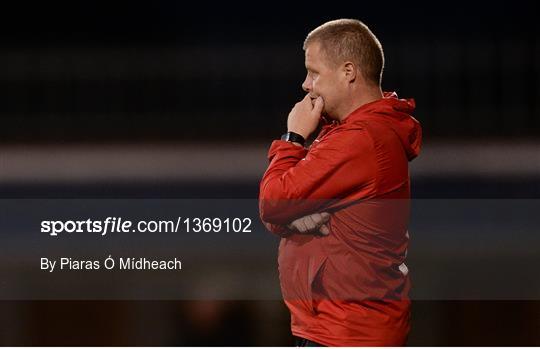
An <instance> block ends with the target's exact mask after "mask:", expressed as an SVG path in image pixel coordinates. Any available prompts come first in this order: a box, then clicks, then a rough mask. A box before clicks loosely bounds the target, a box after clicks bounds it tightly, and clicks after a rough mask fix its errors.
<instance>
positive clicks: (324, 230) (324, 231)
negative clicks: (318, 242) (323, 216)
mask: <svg viewBox="0 0 540 349" xmlns="http://www.w3.org/2000/svg"><path fill="white" fill-rule="evenodd" d="M319 232H320V233H321V234H322V235H328V234H330V229H329V228H328V227H327V226H326V225H321V227H320V228H319Z"/></svg>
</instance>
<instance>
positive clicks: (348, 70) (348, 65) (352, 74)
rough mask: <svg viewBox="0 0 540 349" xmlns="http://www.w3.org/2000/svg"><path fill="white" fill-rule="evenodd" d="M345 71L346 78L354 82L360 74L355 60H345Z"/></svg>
mask: <svg viewBox="0 0 540 349" xmlns="http://www.w3.org/2000/svg"><path fill="white" fill-rule="evenodd" d="M343 73H344V74H345V79H346V80H347V81H348V82H354V81H355V80H356V77H357V74H358V69H357V68H356V65H354V63H353V62H345V63H344V64H343Z"/></svg>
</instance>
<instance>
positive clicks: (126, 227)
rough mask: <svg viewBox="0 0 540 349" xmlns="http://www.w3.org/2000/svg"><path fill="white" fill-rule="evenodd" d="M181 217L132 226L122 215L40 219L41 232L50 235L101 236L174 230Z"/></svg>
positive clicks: (144, 222) (143, 222)
mask: <svg viewBox="0 0 540 349" xmlns="http://www.w3.org/2000/svg"><path fill="white" fill-rule="evenodd" d="M180 220H181V217H178V219H177V220H176V221H172V220H165V221H139V222H138V223H137V224H136V229H135V228H134V225H133V222H132V221H130V220H126V219H123V218H122V217H107V218H106V219H105V220H92V219H90V218H89V219H87V220H68V221H59V220H54V221H53V220H45V221H41V232H42V233H49V235H50V236H58V234H60V233H82V232H88V233H98V234H101V236H105V235H107V233H127V232H135V231H139V232H150V233H153V232H176V231H178V229H179V226H180Z"/></svg>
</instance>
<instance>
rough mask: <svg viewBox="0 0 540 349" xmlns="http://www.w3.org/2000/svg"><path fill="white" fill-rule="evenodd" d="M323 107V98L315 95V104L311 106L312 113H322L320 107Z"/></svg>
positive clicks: (318, 114)
mask: <svg viewBox="0 0 540 349" xmlns="http://www.w3.org/2000/svg"><path fill="white" fill-rule="evenodd" d="M323 107H324V100H323V98H322V97H321V96H319V97H317V99H316V100H315V105H314V106H313V110H312V111H313V113H314V114H315V115H317V116H320V115H321V113H322V109H323Z"/></svg>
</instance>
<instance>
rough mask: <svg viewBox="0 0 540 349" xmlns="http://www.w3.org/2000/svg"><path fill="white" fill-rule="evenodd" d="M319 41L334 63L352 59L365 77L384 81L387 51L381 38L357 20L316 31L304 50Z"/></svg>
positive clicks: (337, 63) (341, 21) (331, 23)
mask: <svg viewBox="0 0 540 349" xmlns="http://www.w3.org/2000/svg"><path fill="white" fill-rule="evenodd" d="M314 42H317V43H319V44H320V45H321V50H322V52H323V53H324V54H325V56H326V58H327V60H328V62H329V63H330V64H333V65H334V66H336V65H339V64H341V63H344V62H346V61H351V62H353V63H354V64H355V65H357V66H358V67H359V68H360V71H361V72H362V75H363V77H364V79H366V81H368V82H372V83H375V84H377V85H380V84H381V80H382V72H383V68H384V52H383V48H382V45H381V43H380V42H379V40H378V39H377V37H376V36H375V35H374V34H373V33H372V32H371V30H369V28H368V27H367V25H365V24H364V23H362V22H361V21H359V20H357V19H337V20H334V21H330V22H326V23H324V24H322V25H321V26H319V27H317V28H315V29H314V30H312V31H311V32H310V33H309V34H308V36H307V37H306V40H305V41H304V50H306V48H307V46H308V45H310V44H311V43H314Z"/></svg>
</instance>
